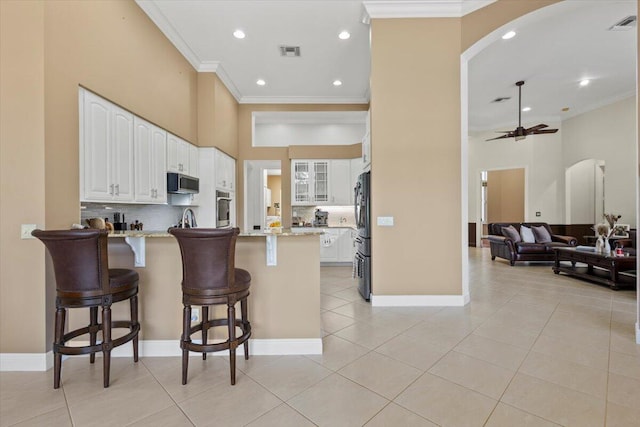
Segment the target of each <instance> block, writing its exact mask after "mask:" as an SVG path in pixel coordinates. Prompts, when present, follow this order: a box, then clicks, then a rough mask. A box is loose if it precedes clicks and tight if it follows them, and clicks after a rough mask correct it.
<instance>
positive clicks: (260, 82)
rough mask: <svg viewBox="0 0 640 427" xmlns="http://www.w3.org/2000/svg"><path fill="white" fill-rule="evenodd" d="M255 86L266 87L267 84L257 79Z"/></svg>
mask: <svg viewBox="0 0 640 427" xmlns="http://www.w3.org/2000/svg"><path fill="white" fill-rule="evenodd" d="M256 84H257V85H258V86H264V85H266V84H267V82H265V81H264V80H262V79H258V80H256Z"/></svg>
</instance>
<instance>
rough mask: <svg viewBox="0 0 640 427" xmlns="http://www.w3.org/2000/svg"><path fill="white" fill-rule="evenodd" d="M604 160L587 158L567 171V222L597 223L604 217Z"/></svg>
mask: <svg viewBox="0 0 640 427" xmlns="http://www.w3.org/2000/svg"><path fill="white" fill-rule="evenodd" d="M604 180H605V162H604V160H597V159H586V160H582V161H580V162H578V163H575V164H573V165H571V166H570V167H568V168H567V170H566V171H565V194H566V197H565V209H566V222H567V224H595V223H597V222H600V221H602V218H603V217H604V202H605V193H604V188H605V186H604Z"/></svg>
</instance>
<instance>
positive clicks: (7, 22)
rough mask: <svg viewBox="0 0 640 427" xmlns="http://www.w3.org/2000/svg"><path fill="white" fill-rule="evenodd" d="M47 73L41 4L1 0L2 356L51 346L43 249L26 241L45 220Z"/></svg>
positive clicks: (34, 243) (0, 310) (35, 241)
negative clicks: (27, 227) (23, 231)
mask: <svg viewBox="0 0 640 427" xmlns="http://www.w3.org/2000/svg"><path fill="white" fill-rule="evenodd" d="M44 72H45V68H44V6H43V4H42V3H39V2H18V1H11V2H10V1H1V2H0V236H1V238H0V353H14V352H15V353H43V352H44V351H45V348H46V344H45V342H46V337H45V333H46V332H45V331H46V329H45V328H44V325H45V313H46V310H45V294H46V293H45V287H44V277H45V263H44V261H45V259H44V246H42V244H41V243H40V242H39V241H37V240H21V239H20V224H38V225H39V226H40V227H42V226H44V222H45V221H44V220H45V218H44V214H45V210H44V205H45V182H44V154H45V152H44V140H45V126H44V102H45V98H44ZM25 330H29V333H28V334H25V333H24V331H25Z"/></svg>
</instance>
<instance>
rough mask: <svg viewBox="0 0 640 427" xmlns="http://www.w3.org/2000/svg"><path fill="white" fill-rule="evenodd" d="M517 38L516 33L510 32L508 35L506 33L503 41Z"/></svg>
mask: <svg viewBox="0 0 640 427" xmlns="http://www.w3.org/2000/svg"><path fill="white" fill-rule="evenodd" d="M515 36H516V32H515V31H509V32H507V33H504V35H503V36H502V40H509V39H512V38H514V37H515Z"/></svg>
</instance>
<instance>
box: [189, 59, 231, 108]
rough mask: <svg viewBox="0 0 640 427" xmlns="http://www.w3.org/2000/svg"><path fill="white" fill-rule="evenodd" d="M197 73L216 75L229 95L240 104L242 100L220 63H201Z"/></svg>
mask: <svg viewBox="0 0 640 427" xmlns="http://www.w3.org/2000/svg"><path fill="white" fill-rule="evenodd" d="M196 70H197V71H198V72H199V73H216V74H217V75H218V78H219V79H220V81H222V83H223V84H224V85H225V86H226V87H227V89H228V90H229V92H231V95H232V96H233V97H234V98H235V99H236V101H237V102H240V100H241V99H242V95H241V94H240V91H239V90H238V88H237V87H236V85H235V84H234V83H233V80H231V77H229V74H227V72H226V71H225V70H224V67H223V66H222V64H221V63H220V61H203V62H202V63H200V66H199V67H198V68H196Z"/></svg>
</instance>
